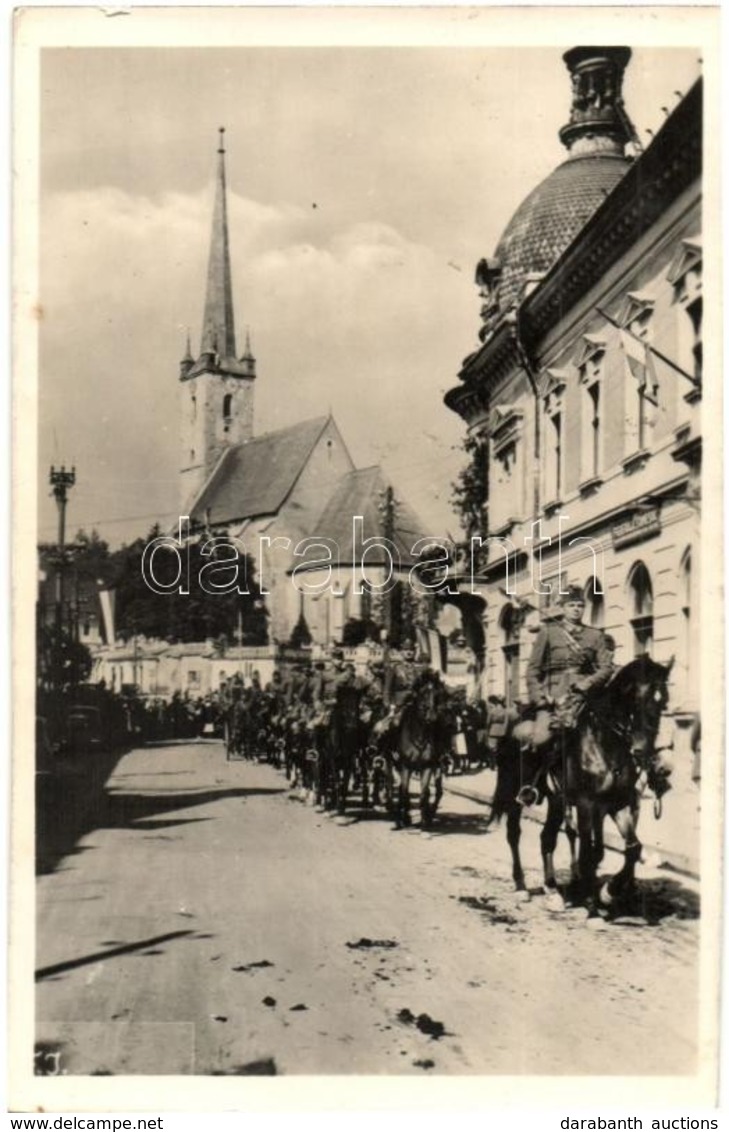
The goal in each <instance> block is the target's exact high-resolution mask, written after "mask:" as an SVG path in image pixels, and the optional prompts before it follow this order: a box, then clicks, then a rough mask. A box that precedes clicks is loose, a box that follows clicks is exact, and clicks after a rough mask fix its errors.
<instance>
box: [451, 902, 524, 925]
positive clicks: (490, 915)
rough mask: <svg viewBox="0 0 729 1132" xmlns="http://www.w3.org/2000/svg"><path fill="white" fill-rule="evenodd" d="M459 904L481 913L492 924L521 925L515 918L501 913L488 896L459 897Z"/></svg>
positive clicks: (506, 913)
mask: <svg viewBox="0 0 729 1132" xmlns="http://www.w3.org/2000/svg"><path fill="white" fill-rule="evenodd" d="M458 903H459V904H465V905H466V907H467V908H473V909H474V911H476V912H480V913H481V915H482V916H483V918H484V919H485V920H488V921H489V922H490V923H492V924H518V923H519V921H518V920H517V919H516V917H515V916H511V915H509V913H508V912H502V911H500V909H499V908H497V906H496V905H495V904H494V903H493V901H492V900H489V898H488V897H487V896H459V897H458Z"/></svg>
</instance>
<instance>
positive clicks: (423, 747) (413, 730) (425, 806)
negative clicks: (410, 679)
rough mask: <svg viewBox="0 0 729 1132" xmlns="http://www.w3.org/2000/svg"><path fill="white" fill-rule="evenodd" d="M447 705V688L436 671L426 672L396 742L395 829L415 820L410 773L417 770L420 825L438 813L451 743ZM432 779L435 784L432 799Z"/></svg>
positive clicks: (425, 826)
mask: <svg viewBox="0 0 729 1132" xmlns="http://www.w3.org/2000/svg"><path fill="white" fill-rule="evenodd" d="M444 708H445V690H444V689H443V688H441V687H440V686H439V684H438V683H437V679H436V678H435V677H434V675H433V673H431V672H425V673H424V674H423V675H422V676H420V677H419V679H418V680H417V682H416V683H415V685H414V686H413V688H412V691H411V694H410V698H409V699H408V701H407V703H406V704H405V707H404V708H403V711H402V715H401V717H400V722H399V725H398V727H397V735H396V739H395V743H394V746H393V765H394V767H395V769H396V770H397V772H398V776H399V779H400V781H399V786H398V793H397V804H396V809H395V826H394V828H395V829H396V830H398V829H403V828H407V827H408V826H410V825H411V824H412V821H411V817H410V776H411V775H412V773H413V772H414V771H415V772H417V773H419V774H420V825H421V828H422V829H428V828H429V827H430V825H431V824H432V821H433V818H434V817H435V813H436V810H437V808H438V804H439V802H440V799H441V797H442V794H443V765H442V761H443V758H444V756H445V755H446V753H447V750H448V744H449V735H448V727H447V724H446V721H445V714H444ZM431 782H434V785H435V795H434V799H433V802H432V803H431V800H430V786H431Z"/></svg>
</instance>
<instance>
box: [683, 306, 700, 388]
mask: <svg viewBox="0 0 729 1132" xmlns="http://www.w3.org/2000/svg"><path fill="white" fill-rule="evenodd" d="M686 314H687V315H688V316H689V319H690V322H691V329H692V331H693V340H692V342H691V356H692V361H693V376H694V378H695V380H696V381H701V375H702V372H703V345H702V341H701V319H702V315H703V300H702V299H701V298H698V299H694V301H693V302H692V303H690V304H689V306H687V307H686Z"/></svg>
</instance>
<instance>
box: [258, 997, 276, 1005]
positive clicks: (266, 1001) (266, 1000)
mask: <svg viewBox="0 0 729 1132" xmlns="http://www.w3.org/2000/svg"><path fill="white" fill-rule="evenodd" d="M261 1002H262V1003H263V1005H264V1006H275V1005H276V999H275V998H271V995H270V994H267V995H266V997H265V998H262V999H261Z"/></svg>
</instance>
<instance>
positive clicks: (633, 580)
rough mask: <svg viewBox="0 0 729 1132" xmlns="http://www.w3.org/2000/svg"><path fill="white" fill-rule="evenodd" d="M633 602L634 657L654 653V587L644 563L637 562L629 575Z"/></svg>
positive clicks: (630, 594) (631, 621)
mask: <svg viewBox="0 0 729 1132" xmlns="http://www.w3.org/2000/svg"><path fill="white" fill-rule="evenodd" d="M628 593H629V598H630V602H631V617H630V623H631V625H632V627H633V655H634V656H642V655H643V654H644V653H647V654H648V655H649V656H650V655H651V654H652V652H653V585H652V583H651V576H650V574H649V573H648V570H647V569H646V567H645V565H644V564H643V563H642V562H636V563H635V565H634V566H633V568H632V570H631V571H630V574H629V575H628Z"/></svg>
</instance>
